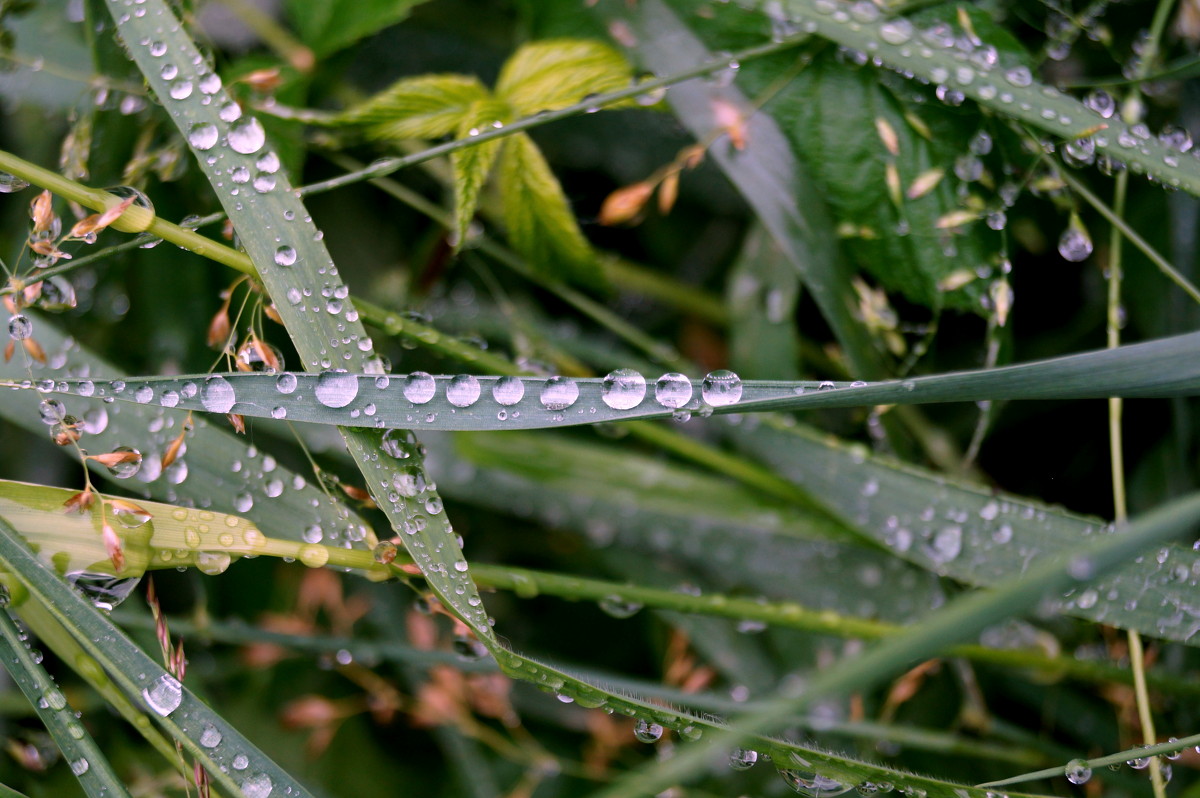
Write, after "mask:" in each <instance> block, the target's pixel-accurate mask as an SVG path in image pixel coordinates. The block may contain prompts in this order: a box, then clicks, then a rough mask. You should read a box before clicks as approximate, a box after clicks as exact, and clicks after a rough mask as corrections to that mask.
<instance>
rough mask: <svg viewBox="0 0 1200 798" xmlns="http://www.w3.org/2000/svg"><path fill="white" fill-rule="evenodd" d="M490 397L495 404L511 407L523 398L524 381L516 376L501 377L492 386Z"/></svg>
mask: <svg viewBox="0 0 1200 798" xmlns="http://www.w3.org/2000/svg"><path fill="white" fill-rule="evenodd" d="M492 398H493V399H495V400H496V403H497V404H501V405H504V406H505V407H511V406H512V405H515V404H517V403H518V402H520V401H521V400H522V399H524V398H525V383H523V382H521V380H520V379H519V378H517V377H501V378H500V379H498V380H496V384H495V385H493V386H492Z"/></svg>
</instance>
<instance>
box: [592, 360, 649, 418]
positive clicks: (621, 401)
mask: <svg viewBox="0 0 1200 798" xmlns="http://www.w3.org/2000/svg"><path fill="white" fill-rule="evenodd" d="M600 398H601V399H602V400H603V401H604V404H606V405H608V406H609V407H611V408H612V409H613V410H632V409H633V408H635V407H637V406H638V405H639V404H641V403H642V400H643V399H645V398H646V378H645V377H643V376H642V375H641V374H640V373H638V372H637V371H635V370H633V369H617V370H616V371H612V372H609V374H608V376H607V377H605V378H604V383H603V385H601V387H600Z"/></svg>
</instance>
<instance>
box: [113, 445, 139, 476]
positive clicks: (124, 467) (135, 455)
mask: <svg viewBox="0 0 1200 798" xmlns="http://www.w3.org/2000/svg"><path fill="white" fill-rule="evenodd" d="M112 453H113V454H122V455H125V457H123V458H122V459H121V461H120V462H116V463H113V464H112V465H106V466H105V467H106V468H107V469H108V473H109V475H110V476H111V477H113V478H114V479H129V478H130V477H131V476H133V475H134V474H136V473H137V472H138V469H140V468H141V467H142V453H141V452H139V451H138V450H137V449H134V448H133V447H131V446H118V447H117V448H116V449H113V451H112Z"/></svg>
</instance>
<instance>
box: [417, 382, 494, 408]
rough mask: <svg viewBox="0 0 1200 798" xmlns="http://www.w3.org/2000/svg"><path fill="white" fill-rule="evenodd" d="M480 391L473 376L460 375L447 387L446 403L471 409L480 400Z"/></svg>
mask: <svg viewBox="0 0 1200 798" xmlns="http://www.w3.org/2000/svg"><path fill="white" fill-rule="evenodd" d="M479 391H480V388H479V380H477V379H476V378H475V377H474V376H473V375H471V374H458V375H456V376H454V377H453V378H451V380H450V384H449V385H447V386H446V401H448V402H449V403H450V404H452V405H454V406H455V407H470V406H471V405H473V404H475V401H476V400H477V399H479ZM409 401H412V400H411V399H410V400H409ZM414 404H416V403H415V402H414Z"/></svg>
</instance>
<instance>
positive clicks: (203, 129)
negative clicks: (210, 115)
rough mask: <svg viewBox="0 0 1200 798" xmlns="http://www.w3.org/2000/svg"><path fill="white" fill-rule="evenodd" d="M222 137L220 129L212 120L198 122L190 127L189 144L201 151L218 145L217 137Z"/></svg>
mask: <svg viewBox="0 0 1200 798" xmlns="http://www.w3.org/2000/svg"><path fill="white" fill-rule="evenodd" d="M220 137H221V133H220V131H218V130H217V126H216V125H214V124H213V123H212V122H197V123H196V124H194V125H192V126H191V127H190V128H189V129H188V134H187V140H188V144H191V145H192V147H193V148H194V149H197V150H199V151H200V152H204V151H205V150H211V149H212V148H213V147H215V146H216V145H217V139H219V138H220Z"/></svg>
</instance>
